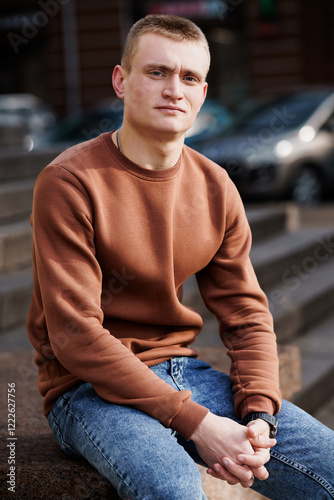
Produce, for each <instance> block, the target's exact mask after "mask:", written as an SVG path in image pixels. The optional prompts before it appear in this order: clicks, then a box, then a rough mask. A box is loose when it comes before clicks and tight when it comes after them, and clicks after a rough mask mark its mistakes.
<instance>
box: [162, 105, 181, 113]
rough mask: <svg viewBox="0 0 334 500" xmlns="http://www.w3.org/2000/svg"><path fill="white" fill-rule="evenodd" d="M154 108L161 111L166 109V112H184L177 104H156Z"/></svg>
mask: <svg viewBox="0 0 334 500" xmlns="http://www.w3.org/2000/svg"><path fill="white" fill-rule="evenodd" d="M156 109H160V110H161V111H166V112H167V113H168V112H170V113H185V110H184V109H182V108H179V107H178V106H168V105H167V106H157V107H156Z"/></svg>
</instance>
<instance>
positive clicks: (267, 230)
mask: <svg viewBox="0 0 334 500" xmlns="http://www.w3.org/2000/svg"><path fill="white" fill-rule="evenodd" d="M56 154H57V152H55V151H50V152H43V153H35V154H32V153H29V154H27V153H20V154H16V155H13V154H9V153H8V154H6V155H5V154H3V155H2V156H1V157H0V349H1V352H2V354H1V355H0V365H1V368H0V380H1V386H2V387H5V388H6V386H7V382H12V381H15V382H16V384H17V387H18V404H19V406H18V408H19V409H18V415H17V425H18V434H19V435H20V439H18V450H20V452H19V458H18V459H17V462H18V463H17V465H18V466H19V464H20V471H21V472H20V474H21V476H20V477H21V480H20V481H21V484H20V495H21V497H22V498H27V499H29V498H50V493H49V491H50V490H49V487H48V486H49V485H50V484H52V485H53V486H52V488H53V490H54V491H55V492H57V494H56V496H54V498H78V495H77V491H79V490H80V495H81V493H82V492H81V490H82V489H83V490H85V491H83V496H80V498H106V497H107V496H108V498H115V499H116V498H118V496H117V494H116V493H115V492H114V491H112V490H111V489H110V485H107V484H106V482H105V481H104V480H102V479H101V478H100V476H99V475H98V474H97V473H96V472H95V471H93V470H92V469H91V468H90V467H89V466H88V465H87V464H86V463H85V462H82V461H76V462H75V461H73V459H70V458H68V457H65V456H64V454H62V452H60V450H58V448H57V446H56V444H55V443H54V441H53V439H52V437H51V434H50V431H49V430H48V428H47V425H46V421H45V419H43V417H42V412H41V406H42V402H41V398H40V396H39V395H38V394H37V389H36V367H35V366H34V364H33V362H32V350H31V349H32V348H31V345H30V343H29V341H28V339H27V336H26V331H25V320H26V316H27V312H28V308H29V305H30V299H31V292H32V270H31V243H32V238H31V228H30V224H29V215H30V212H31V204H32V193H33V186H34V181H35V178H36V176H37V174H38V173H39V172H40V171H41V169H42V168H43V167H44V166H45V165H46V164H47V163H49V161H50V160H51V159H52V158H54V157H55V156H56ZM247 215H248V218H249V221H250V224H251V227H252V232H253V241H254V244H253V248H252V255H251V257H252V261H253V264H254V266H255V269H256V272H257V273H258V277H259V281H260V283H261V285H262V286H263V288H264V290H265V291H266V293H267V295H268V298H269V303H270V307H271V309H272V312H273V315H274V319H275V325H276V332H277V336H278V340H279V348H280V365H281V366H280V373H281V378H282V379H285V380H283V386H284V388H283V392H284V394H285V397H289V396H290V395H292V394H294V392H295V390H296V387H298V385H299V380H298V375H299V364H298V361H299V358H298V352H299V351H298V349H297V347H295V348H292V349H291V348H290V346H291V344H295V346H298V348H299V349H300V352H301V354H302V360H303V389H302V390H301V391H300V392H299V393H298V394H297V396H296V397H295V401H296V402H297V403H298V404H299V405H300V406H302V407H303V408H305V409H306V410H307V411H309V412H311V413H313V412H315V411H316V410H318V412H319V411H320V413H319V415H320V414H321V415H323V414H325V410H324V409H325V403H326V401H327V400H328V399H329V396H330V394H333V389H334V376H333V375H334V341H333V335H332V330H333V326H334V314H333V313H332V311H333V301H334V293H333V292H334V279H333V276H334V274H333V271H334V258H333V254H334V249H333V250H332V241H333V242H334V231H332V230H331V229H328V228H310V229H303V228H300V227H299V226H298V224H297V223H296V215H298V211H297V212H296V211H295V209H294V208H293V207H292V208H291V207H290V205H282V206H274V207H269V208H268V207H259V208H256V207H248V208H247ZM297 219H298V217H297ZM333 246H334V245H333ZM195 285H196V284H195V280H194V279H193V278H192V279H190V280H188V281H187V283H186V284H185V302H186V303H188V304H189V305H191V306H192V307H195V308H197V309H198V310H199V312H200V313H201V314H202V315H203V317H204V320H205V324H204V329H203V332H202V334H201V335H200V336H199V339H198V341H197V342H196V346H197V348H198V349H199V351H200V353H201V355H202V359H206V360H208V361H211V358H212V361H213V364H214V363H215V362H216V361H217V360H218V362H219V363H220V360H221V359H222V354H224V352H223V351H224V348H223V347H222V344H221V342H220V340H219V337H218V334H217V324H216V320H215V318H213V317H212V316H211V315H210V313H209V312H208V311H207V310H206V309H205V308H204V306H203V303H202V301H201V298H200V296H199V294H198V292H197V288H196V286H195ZM218 348H219V349H218ZM225 358H226V360H225V362H224V363H226V362H227V361H228V360H227V357H225ZM219 363H218V364H219ZM222 368H224V369H228V366H226V365H224V366H223V367H222ZM296 372H297V374H296ZM1 406H2V407H3V411H4V408H5V406H4V405H2V404H1ZM319 409H320V410H319ZM5 416H6V412H5V413H4V414H3V415H2V417H5ZM1 434H2V435H3V436H6V427H4V425H1ZM5 439H6V438H4V439H3V442H5ZM19 441H20V443H19ZM4 463H6V460H5V461H4ZM1 469H2V470H1V471H0V472H1V475H4V477H6V472H7V469H6V467H5V468H3V467H2V468H1ZM202 472H203V484H204V485H205V486H204V488H205V491H206V493H207V497H208V499H209V500H220V499H221V498H230V499H231V500H239V499H240V500H243V499H253V498H254V499H259V498H263V497H259V495H257V494H256V493H254V492H252V491H250V490H249V491H247V492H246V491H245V490H243V489H242V488H238V487H237V488H232V489H231V487H227V488H225V486H224V487H223V486H222V483H220V482H217V481H215V480H211V482H210V479H212V478H209V477H208V476H206V475H205V473H204V471H201V473H202ZM93 485H95V486H94V487H93ZM3 486H5V482H3ZM226 486H227V485H226ZM57 488H58V489H57ZM92 489H93V490H94V491H93V492H92ZM0 490H1V495H0V496H1V498H7V496H6V495H7V494H8V491H7V489H6V488H0ZM86 490H87V492H89V496H85V494H86ZM18 492H19V490H18ZM44 492H45V496H43V495H44ZM9 497H10V496H8V498H9Z"/></svg>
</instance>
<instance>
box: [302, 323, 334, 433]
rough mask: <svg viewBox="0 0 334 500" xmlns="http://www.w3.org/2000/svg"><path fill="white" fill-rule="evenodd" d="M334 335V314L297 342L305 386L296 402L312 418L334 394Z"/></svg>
mask: <svg viewBox="0 0 334 500" xmlns="http://www.w3.org/2000/svg"><path fill="white" fill-rule="evenodd" d="M333 331H334V314H331V315H330V316H328V317H327V318H326V319H324V320H323V321H322V322H319V323H318V324H317V325H316V326H314V327H313V328H311V329H310V330H308V331H307V333H305V334H304V335H303V336H302V337H300V338H298V339H296V340H295V342H294V344H295V345H296V346H297V347H298V348H299V349H300V353H301V359H302V385H303V388H302V390H301V391H300V392H299V393H298V394H297V395H296V396H295V398H294V401H295V403H296V404H297V405H298V406H300V407H301V408H303V409H304V410H305V411H307V412H308V413H311V414H315V413H316V412H317V410H319V409H320V408H321V407H322V406H323V405H325V404H326V403H327V402H328V401H329V399H330V397H331V396H333V394H334V335H333ZM333 416H334V412H333ZM333 424H334V422H333ZM333 427H334V425H333Z"/></svg>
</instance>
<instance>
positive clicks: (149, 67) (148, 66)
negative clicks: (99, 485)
mask: <svg viewBox="0 0 334 500" xmlns="http://www.w3.org/2000/svg"><path fill="white" fill-rule="evenodd" d="M153 69H155V70H161V71H165V72H167V73H173V71H174V70H175V68H173V67H171V66H167V65H165V64H159V63H157V64H154V63H150V64H146V65H145V66H144V70H145V71H149V70H153ZM182 73H183V74H184V75H192V76H195V77H196V78H198V80H205V76H204V75H201V74H200V73H199V72H198V71H194V70H192V69H187V68H186V69H184V70H183V71H182Z"/></svg>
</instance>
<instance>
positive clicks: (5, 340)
mask: <svg viewBox="0 0 334 500" xmlns="http://www.w3.org/2000/svg"><path fill="white" fill-rule="evenodd" d="M31 349H32V346H31V343H30V341H29V339H28V335H27V330H26V327H25V325H24V326H19V327H17V328H14V329H13V330H9V331H7V330H6V331H5V332H2V333H1V334H0V352H6V351H7V352H13V353H14V352H23V351H29V350H31Z"/></svg>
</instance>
